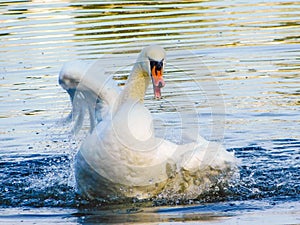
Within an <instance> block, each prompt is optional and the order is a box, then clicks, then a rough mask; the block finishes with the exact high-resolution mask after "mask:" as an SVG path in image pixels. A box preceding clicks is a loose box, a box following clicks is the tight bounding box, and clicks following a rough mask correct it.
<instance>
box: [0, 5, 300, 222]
mask: <svg viewBox="0 0 300 225" xmlns="http://www.w3.org/2000/svg"><path fill="white" fill-rule="evenodd" d="M299 18H300V4H299V2H297V1H276V0H274V1H251V2H247V1H201V2H196V1H191V2H187V1H178V2H176V1H162V2H154V1H153V2H152V1H150V2H149V1H136V2H131V1H103V2H101V3H100V2H96V1H8V2H3V1H0V21H1V25H0V38H1V42H0V86H1V89H0V102H1V104H0V121H1V123H0V126H1V130H0V134H1V136H0V207H1V209H0V212H2V216H0V222H1V221H2V223H3V224H20V223H21V221H23V222H24V221H25V222H26V223H27V224H31V223H34V221H36V220H37V221H39V222H41V223H43V224H47V222H48V223H49V224H50V223H53V224H54V223H56V222H61V223H64V224H77V223H79V224H81V223H82V224H93V223H100V222H107V223H108V222H116V223H125V222H128V223H133V222H141V221H143V222H145V223H146V224H147V223H149V224H150V223H152V222H154V223H155V222H158V221H160V222H166V223H167V222H172V221H173V222H174V221H175V222H176V221H202V222H203V221H206V222H207V223H213V222H215V221H216V220H217V219H218V218H219V217H220V218H221V217H223V216H224V217H231V216H232V215H236V214H239V215H240V213H241V214H243V213H245V212H247V213H248V212H253V211H254V212H256V213H257V215H259V213H261V212H263V211H264V210H266V209H278V208H279V211H284V210H289V209H293V210H296V211H297V212H298V214H297V213H296V214H294V215H296V217H295V216H291V215H288V216H286V217H284V216H282V215H281V218H292V219H293V218H296V219H295V221H287V222H286V223H289V224H296V223H300V222H299V217H300V216H299V211H300V207H299V204H298V203H299V200H300V197H299V196H300V126H299V122H300V110H299V105H300V98H299V95H300V85H299V84H300V79H299V72H300V43H299V42H300V40H299V37H300V36H299V33H300V19H299ZM150 43H158V44H161V45H162V46H164V47H165V49H166V51H167V54H168V61H167V63H168V64H167V68H166V75H165V76H166V82H167V86H166V87H165V88H164V90H163V95H164V96H165V102H163V103H162V104H160V105H157V104H156V102H153V101H152V99H151V95H152V93H151V92H150V91H149V93H148V94H147V96H146V105H147V107H148V108H149V109H150V111H151V112H152V113H153V114H154V115H155V116H160V117H164V118H169V119H166V121H168V123H167V124H163V125H162V126H170V127H171V129H172V127H175V129H176V122H174V121H176V120H173V119H172V118H173V117H172V116H174V114H173V113H172V107H175V106H176V108H177V109H178V108H180V110H181V111H186V112H187V113H190V112H192V113H194V114H195V113H196V115H197V116H198V117H199V124H197V126H200V131H201V132H200V133H201V135H203V136H205V137H206V138H207V139H211V140H218V141H220V142H222V143H223V144H224V146H226V148H227V149H228V150H229V151H234V152H235V154H236V156H237V158H239V159H240V160H241V163H240V174H239V175H240V178H236V179H235V180H234V181H233V182H232V183H231V185H230V186H229V187H228V188H226V189H225V190H218V189H214V190H208V192H207V193H206V194H204V195H203V196H201V198H200V199H199V200H197V201H191V202H188V203H194V206H192V207H187V206H181V207H178V206H175V205H176V204H178V203H180V201H178V200H174V201H173V202H167V208H164V207H163V208H161V209H160V210H161V211H158V212H157V211H156V210H159V209H158V208H157V207H148V206H151V205H152V204H153V205H161V204H164V203H165V202H164V203H162V202H153V201H150V202H143V203H134V204H129V203H128V204H129V205H122V206H111V208H112V209H111V208H109V209H107V205H110V204H109V203H107V202H106V203H103V202H102V203H99V202H87V201H85V200H83V199H81V198H80V197H79V196H78V195H77V194H76V191H75V185H74V178H73V173H72V159H73V156H74V154H75V152H76V149H77V147H78V146H79V145H80V142H81V140H82V138H83V137H84V135H83V134H82V135H81V136H80V135H79V136H77V137H74V136H73V135H72V134H71V133H70V129H71V127H70V126H69V125H68V124H63V122H62V121H63V118H65V117H66V116H67V115H68V113H69V111H70V108H71V106H70V103H69V99H68V96H67V94H66V93H65V92H64V91H63V90H62V89H61V88H60V87H59V85H58V83H57V76H58V72H59V70H60V68H61V66H62V65H63V63H64V62H66V61H70V60H74V59H82V60H87V61H88V60H94V59H99V58H100V59H101V58H105V56H106V55H108V54H111V53H117V54H114V55H116V59H114V61H112V62H110V63H108V68H111V70H112V71H114V74H115V79H116V80H117V82H119V83H120V84H122V83H124V79H126V76H127V75H128V73H129V71H130V68H131V65H132V63H133V62H134V61H135V58H136V54H137V53H138V52H139V50H140V49H141V48H142V47H143V46H145V45H147V44H150ZM191 74H193V75H191ZM182 93H185V96H188V101H186V98H185V99H183V98H182ZM191 105H192V109H190V108H189V107H191ZM171 139H172V138H171ZM185 203H187V202H185ZM114 204H115V203H114ZM281 205H283V206H281ZM103 207H104V208H103ZM276 207H277V208H276ZM141 209H142V210H141ZM95 210H96V211H95ZM164 210H165V211H164ZM168 210H169V211H168ZM274 215H275V214H272V215H269V216H270V217H271V218H272V217H273V218H274V221H277V222H278V221H280V220H277V219H278V218H277V217H276V216H274ZM276 215H277V214H276ZM279 217H280V216H279ZM259 218H260V217H259ZM297 218H298V219H297ZM253 220H255V219H253ZM258 220H259V219H258ZM259 221H260V222H261V221H262V220H261V219H260V220H259ZM274 221H273V222H272V224H275V223H274ZM244 222H245V221H244ZM284 223H285V222H284V221H283V222H282V224H284ZM278 224H281V223H279V222H278Z"/></svg>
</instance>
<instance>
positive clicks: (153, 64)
mask: <svg viewBox="0 0 300 225" xmlns="http://www.w3.org/2000/svg"><path fill="white" fill-rule="evenodd" d="M149 60H150V67H151V70H152V69H153V68H154V67H155V69H156V70H161V69H162V68H163V66H164V59H162V60H161V61H155V60H153V59H149Z"/></svg>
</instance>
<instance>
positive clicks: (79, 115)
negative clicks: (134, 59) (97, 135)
mask: <svg viewBox="0 0 300 225" xmlns="http://www.w3.org/2000/svg"><path fill="white" fill-rule="evenodd" d="M103 68H105V67H104V66H103V65H101V63H100V62H99V61H95V62H93V63H86V62H83V61H72V62H68V63H65V64H64V65H63V67H62V69H61V71H60V73H59V79H58V82H59V84H60V85H61V86H62V88H63V89H65V90H66V91H67V93H68V94H69V96H70V100H71V102H72V112H71V113H70V115H69V116H68V119H69V120H72V121H74V122H75V124H74V128H73V131H74V132H77V131H79V129H80V128H81V126H82V124H83V120H84V115H85V113H86V112H87V111H88V113H89V118H90V131H92V130H93V129H94V127H95V125H96V124H97V123H99V122H100V121H101V119H102V118H103V117H104V116H105V114H107V113H108V112H109V111H110V110H111V108H112V107H113V104H114V103H115V101H116V99H117V97H118V95H119V93H120V89H119V87H118V86H117V84H116V82H115V81H114V80H113V79H112V76H108V75H107V74H105V71H104V69H103Z"/></svg>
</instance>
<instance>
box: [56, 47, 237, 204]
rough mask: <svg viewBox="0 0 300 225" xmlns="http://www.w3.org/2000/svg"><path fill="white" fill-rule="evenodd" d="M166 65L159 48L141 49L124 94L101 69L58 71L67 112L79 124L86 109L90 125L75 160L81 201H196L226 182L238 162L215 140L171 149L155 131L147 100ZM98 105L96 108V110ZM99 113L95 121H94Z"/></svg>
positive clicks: (79, 66)
mask: <svg viewBox="0 0 300 225" xmlns="http://www.w3.org/2000/svg"><path fill="white" fill-rule="evenodd" d="M165 64H166V53H165V50H164V49H163V48H162V47H161V46H158V45H150V46H148V47H145V48H143V49H142V50H141V52H140V53H139V55H138V58H137V60H136V62H135V64H134V66H133V68H132V71H131V73H130V75H129V77H128V79H127V82H126V85H125V86H124V88H123V89H121V88H119V87H118V86H117V85H116V83H115V81H114V80H113V79H112V77H109V76H107V75H106V74H105V73H104V72H101V70H99V65H98V64H94V65H93V64H88V63H84V62H82V61H75V62H69V63H66V64H65V65H64V66H63V67H62V69H61V72H60V74H59V84H60V85H61V86H62V87H63V88H64V89H65V90H66V91H67V92H68V94H69V95H70V99H71V101H72V104H73V108H72V112H71V114H72V113H73V114H76V109H75V108H76V107H77V108H78V107H79V108H81V109H80V110H78V109H77V114H79V115H77V117H79V118H77V120H80V121H81V122H79V123H78V124H77V125H76V126H80V125H81V124H82V117H83V116H82V114H83V110H82V108H83V107H87V108H88V111H89V115H90V121H91V132H90V134H88V135H87V137H86V138H85V140H84V141H83V142H82V144H81V146H80V148H79V150H78V152H77V153H76V156H75V160H74V168H75V179H76V185H77V189H78V191H79V193H80V194H81V195H82V196H84V197H86V198H88V199H116V198H118V199H120V198H138V199H148V198H153V197H161V198H174V197H175V196H177V197H179V198H182V199H195V198H197V197H198V196H199V195H200V194H202V193H203V192H205V191H207V189H208V188H209V187H210V186H212V185H214V184H215V183H217V182H218V181H217V180H218V179H219V178H220V179H221V178H222V179H224V180H227V179H228V178H229V177H230V176H231V175H232V171H233V170H234V168H235V166H236V162H237V161H236V158H235V156H234V154H233V153H230V152H228V151H226V150H225V149H224V148H223V147H222V146H221V145H220V144H219V143H216V142H210V141H207V140H205V139H204V138H202V137H201V136H200V135H199V136H198V138H197V140H195V141H191V142H189V143H185V144H176V143H173V142H171V141H169V140H165V139H164V138H161V137H158V136H157V135H156V134H155V132H154V128H153V119H152V116H151V113H150V112H149V110H148V109H147V108H146V107H145V106H144V96H145V92H146V90H147V88H148V86H149V85H150V84H152V88H153V93H154V97H155V99H157V100H159V99H160V98H161V89H162V88H163V87H164V86H165V81H164V78H163V73H164V69H165ZM99 71H100V72H99ZM76 93H80V94H79V95H81V98H80V99H81V100H79V104H78V102H77V103H75V95H76ZM91 96H92V97H91ZM89 97H90V98H89ZM88 98H89V99H92V101H87V100H86V99H88ZM92 102H93V103H92ZM82 104H84V106H82ZM96 105H101V107H100V108H101V109H100V110H96V113H95V106H96ZM98 112H99V114H100V116H99V119H95V118H96V117H97V116H95V114H97V113H98ZM97 118H98V117H97Z"/></svg>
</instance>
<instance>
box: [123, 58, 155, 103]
mask: <svg viewBox="0 0 300 225" xmlns="http://www.w3.org/2000/svg"><path fill="white" fill-rule="evenodd" d="M149 83H150V77H149V75H148V73H147V72H146V71H145V70H144V69H143V68H142V66H141V64H140V63H138V62H136V63H135V65H134V67H133V69H132V71H131V73H130V75H129V77H128V80H127V83H126V85H125V88H124V90H123V92H122V94H121V103H124V102H125V101H127V100H134V101H140V102H143V101H144V97H145V93H146V90H147V87H148V86H149Z"/></svg>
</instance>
